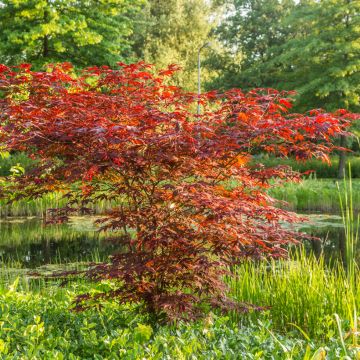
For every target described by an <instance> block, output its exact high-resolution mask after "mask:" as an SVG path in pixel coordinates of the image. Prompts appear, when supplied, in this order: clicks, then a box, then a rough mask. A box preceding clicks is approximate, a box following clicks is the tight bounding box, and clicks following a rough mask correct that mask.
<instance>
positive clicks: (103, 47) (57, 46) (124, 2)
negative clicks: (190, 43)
mask: <svg viewBox="0 0 360 360" xmlns="http://www.w3.org/2000/svg"><path fill="white" fill-rule="evenodd" d="M143 3H144V2H143V1H142V0H107V1H94V0H2V1H1V3H0V7H1V11H0V59H1V61H2V62H5V63H9V64H15V63H20V62H24V61H25V62H32V63H34V64H37V65H39V66H41V65H42V64H44V63H48V62H63V61H71V62H73V63H74V64H76V65H78V66H86V65H94V64H102V65H105V64H108V65H114V64H115V63H116V62H117V61H123V60H125V59H128V58H129V57H131V55H132V49H131V44H132V42H131V40H130V36H131V34H132V33H133V29H134V22H133V21H132V18H133V17H134V16H135V15H136V14H137V13H138V12H139V11H140V10H141V5H142V4H143Z"/></svg>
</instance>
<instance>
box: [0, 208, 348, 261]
mask: <svg viewBox="0 0 360 360" xmlns="http://www.w3.org/2000/svg"><path fill="white" fill-rule="evenodd" d="M305 217H307V218H308V222H306V223H303V224H298V225H297V226H296V229H297V230H299V231H303V232H306V233H307V234H309V235H312V236H316V237H319V238H320V239H321V241H315V240H310V241H308V242H307V244H306V246H307V248H308V249H309V250H310V251H313V252H314V253H315V254H316V255H317V256H320V254H322V253H323V254H324V255H325V258H326V259H327V260H328V261H331V260H334V259H339V258H341V257H343V255H344V253H345V236H344V229H343V225H342V221H341V217H340V216H338V215H325V214H313V215H305ZM95 219H96V218H94V217H73V218H71V220H70V222H69V223H68V224H62V225H50V226H44V225H43V224H42V221H41V220H40V219H38V218H12V219H11V218H7V219H0V261H3V262H7V261H11V260H16V261H18V262H19V263H21V265H22V266H23V267H26V268H36V267H39V266H41V265H45V264H59V263H63V264H64V263H72V262H77V261H93V260H96V259H94V254H96V255H97V256H98V257H99V258H100V259H105V258H106V257H107V256H108V255H110V254H112V253H114V252H115V251H117V250H119V245H116V244H114V243H112V242H109V241H107V240H106V238H108V237H109V234H103V233H99V232H98V231H97V228H96V227H95V225H94V220H95Z"/></svg>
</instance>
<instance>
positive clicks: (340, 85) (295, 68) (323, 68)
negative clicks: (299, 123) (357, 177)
mask: <svg viewBox="0 0 360 360" xmlns="http://www.w3.org/2000/svg"><path fill="white" fill-rule="evenodd" d="M284 26H286V27H287V28H289V29H290V32H291V34H292V36H291V37H289V38H288V39H287V41H286V42H285V43H284V44H283V45H281V46H279V47H278V49H277V52H278V55H277V56H274V58H273V59H270V60H269V61H268V62H267V63H265V64H264V67H263V68H262V71H265V72H266V71H270V72H271V71H272V70H271V69H274V68H276V69H280V71H278V79H280V81H279V88H282V89H289V88H292V89H296V90H297V92H298V96H297V107H298V108H299V109H300V110H303V109H304V108H305V107H306V106H311V107H321V108H324V109H327V110H328V111H332V110H333V109H336V108H345V109H348V110H351V111H359V109H360V2H359V1H353V0H322V1H302V2H300V3H299V4H298V6H296V7H295V8H294V10H293V11H292V13H291V14H290V15H289V16H288V17H287V18H286V19H285V20H284ZM274 53H275V52H274ZM340 143H341V146H346V145H349V144H347V143H346V139H345V137H342V138H341V140H340ZM344 169H345V153H344V152H341V153H340V161H339V171H338V175H339V177H343V174H344Z"/></svg>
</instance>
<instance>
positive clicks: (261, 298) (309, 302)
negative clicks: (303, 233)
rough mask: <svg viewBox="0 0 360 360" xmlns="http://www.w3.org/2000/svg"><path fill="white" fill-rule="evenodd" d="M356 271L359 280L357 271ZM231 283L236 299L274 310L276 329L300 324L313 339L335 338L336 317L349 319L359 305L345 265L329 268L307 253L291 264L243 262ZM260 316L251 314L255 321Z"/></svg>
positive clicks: (359, 294) (358, 295) (297, 255)
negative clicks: (320, 337)
mask: <svg viewBox="0 0 360 360" xmlns="http://www.w3.org/2000/svg"><path fill="white" fill-rule="evenodd" d="M354 271H355V273H354V274H353V276H357V275H358V269H357V268H355V269H354ZM227 283H228V285H229V287H230V293H231V294H232V296H233V297H234V298H235V299H238V300H239V301H245V302H248V303H251V304H256V305H259V306H264V307H270V308H269V311H268V314H269V317H270V318H271V321H272V322H273V324H274V326H275V327H276V328H277V329H279V330H281V329H282V330H284V329H291V328H293V327H294V326H298V327H300V328H301V329H303V330H304V331H305V332H306V333H308V334H310V335H311V336H324V334H333V333H334V332H335V331H336V323H335V319H334V316H333V315H334V314H335V313H336V314H338V315H339V316H340V317H341V318H345V319H349V320H350V319H351V317H352V310H351V309H354V308H358V307H359V305H360V291H359V289H358V288H356V287H354V286H352V279H350V278H349V277H348V274H347V273H346V271H345V269H344V267H343V266H342V263H341V262H338V263H337V264H336V265H335V266H334V267H333V268H328V267H327V266H326V264H325V262H324V258H323V257H320V259H317V258H316V257H315V256H314V255H306V253H305V251H304V249H301V250H298V251H296V252H295V255H294V256H293V257H292V259H290V260H268V261H261V262H254V261H246V262H243V263H242V264H240V265H238V266H237V267H236V269H235V271H234V273H233V274H232V276H229V277H228V278H227ZM233 316H236V315H235V314H234V315H233ZM257 316H258V314H257V313H251V314H249V317H250V319H251V320H253V321H254V320H255V319H256V318H257Z"/></svg>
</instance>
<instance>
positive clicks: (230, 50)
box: [212, 0, 295, 88]
mask: <svg viewBox="0 0 360 360" xmlns="http://www.w3.org/2000/svg"><path fill="white" fill-rule="evenodd" d="M227 5H228V7H227V14H228V15H227V16H226V17H225V19H224V20H223V21H222V22H221V24H220V26H219V27H218V28H217V31H216V33H217V35H218V38H219V39H220V41H221V42H222V44H223V47H224V49H225V51H224V52H223V53H222V54H221V55H220V56H219V55H218V54H216V55H215V56H214V57H213V58H212V64H213V66H214V67H215V68H216V69H223V70H224V71H223V72H222V75H221V76H220V77H219V78H218V79H217V80H216V82H215V84H216V86H218V87H223V88H229V87H239V86H240V87H242V88H253V87H265V86H268V87H273V86H275V87H276V84H275V83H274V77H273V74H272V73H271V72H269V71H268V72H263V71H262V65H263V64H264V63H266V62H267V61H269V59H271V58H273V56H274V53H273V52H274V50H275V49H276V46H278V45H280V44H282V43H283V42H284V40H285V39H286V38H287V36H288V33H289V29H288V28H287V27H284V26H283V24H282V20H283V18H284V17H286V16H287V15H288V14H289V13H290V12H291V10H292V9H293V7H294V6H295V2H294V0H229V1H228V2H227ZM213 85H214V84H213Z"/></svg>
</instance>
